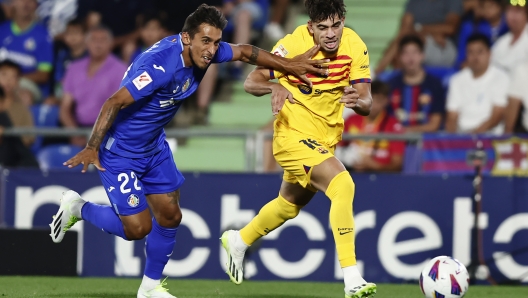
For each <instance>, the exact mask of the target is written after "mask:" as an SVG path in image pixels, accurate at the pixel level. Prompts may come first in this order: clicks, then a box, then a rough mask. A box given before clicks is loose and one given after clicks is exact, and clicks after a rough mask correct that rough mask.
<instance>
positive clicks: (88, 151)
mask: <svg viewBox="0 0 528 298" xmlns="http://www.w3.org/2000/svg"><path fill="white" fill-rule="evenodd" d="M80 164H82V165H83V169H82V171H81V172H82V173H86V170H88V165H90V164H93V165H94V166H95V167H96V168H97V169H98V170H99V171H105V169H104V168H103V167H102V166H101V163H100V162H99V156H98V153H97V151H95V149H92V148H84V149H83V150H82V151H81V152H79V153H77V154H76V155H75V156H74V157H72V158H70V159H69V160H68V161H67V162H65V163H63V165H65V166H67V167H68V168H70V169H71V168H74V167H76V166H78V165H80Z"/></svg>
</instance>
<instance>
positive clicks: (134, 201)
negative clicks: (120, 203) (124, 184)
mask: <svg viewBox="0 0 528 298" xmlns="http://www.w3.org/2000/svg"><path fill="white" fill-rule="evenodd" d="M127 203H128V206H130V207H137V206H138V205H139V197H138V196H137V195H135V194H131V195H130V196H128V199H127Z"/></svg>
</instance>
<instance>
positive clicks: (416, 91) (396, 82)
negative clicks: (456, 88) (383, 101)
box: [389, 35, 445, 132]
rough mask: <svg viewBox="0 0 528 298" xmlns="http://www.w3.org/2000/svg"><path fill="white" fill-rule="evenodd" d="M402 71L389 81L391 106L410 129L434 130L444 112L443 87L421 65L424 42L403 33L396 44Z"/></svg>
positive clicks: (397, 116)
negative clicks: (397, 44)
mask: <svg viewBox="0 0 528 298" xmlns="http://www.w3.org/2000/svg"><path fill="white" fill-rule="evenodd" d="M399 52H400V54H399V58H400V64H401V66H402V72H401V73H400V74H397V75H396V76H394V77H393V78H392V79H391V80H390V82H389V85H390V90H391V92H390V109H391V110H392V111H393V113H394V116H396V118H397V119H398V120H399V121H400V123H401V124H403V126H405V129H406V130H407V131H409V132H435V131H438V130H439V129H440V126H441V124H442V119H443V117H444V114H445V91H444V89H443V87H442V83H441V82H440V80H439V79H437V78H435V77H433V76H432V75H430V74H428V73H427V71H426V70H425V69H424V67H423V65H422V64H423V60H424V44H423V42H422V40H421V39H420V38H419V37H417V36H413V35H410V36H406V37H404V38H402V39H401V41H400V45H399Z"/></svg>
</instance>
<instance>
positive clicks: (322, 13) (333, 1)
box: [304, 0, 346, 22]
mask: <svg viewBox="0 0 528 298" xmlns="http://www.w3.org/2000/svg"><path fill="white" fill-rule="evenodd" d="M304 7H305V8H306V11H308V16H309V17H310V20H311V21H312V22H322V21H324V20H327V19H328V18H331V17H334V16H337V17H338V18H344V17H345V15H346V5H345V3H344V2H343V0H305V1H304Z"/></svg>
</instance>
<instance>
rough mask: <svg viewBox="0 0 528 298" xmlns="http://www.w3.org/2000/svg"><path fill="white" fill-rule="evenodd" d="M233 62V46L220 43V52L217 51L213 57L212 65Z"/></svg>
mask: <svg viewBox="0 0 528 298" xmlns="http://www.w3.org/2000/svg"><path fill="white" fill-rule="evenodd" d="M232 60H233V49H232V48H231V45H229V43H227V42H223V41H221V42H220V45H219V46H218V50H217V51H216V54H215V55H214V57H213V60H212V61H211V63H223V62H229V61H232Z"/></svg>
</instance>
